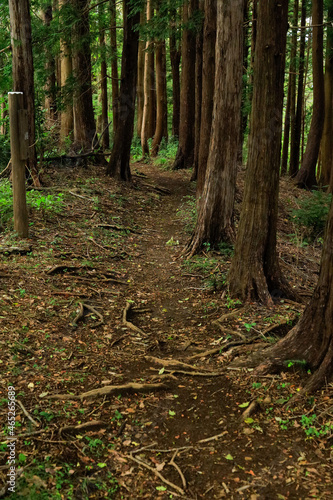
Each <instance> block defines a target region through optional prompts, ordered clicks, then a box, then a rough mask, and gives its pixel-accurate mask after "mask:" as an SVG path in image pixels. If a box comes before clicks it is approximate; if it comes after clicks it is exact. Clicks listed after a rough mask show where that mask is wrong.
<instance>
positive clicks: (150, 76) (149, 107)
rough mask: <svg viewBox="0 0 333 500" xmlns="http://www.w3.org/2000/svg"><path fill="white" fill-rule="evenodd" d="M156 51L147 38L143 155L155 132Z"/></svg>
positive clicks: (149, 7)
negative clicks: (153, 92)
mask: <svg viewBox="0 0 333 500" xmlns="http://www.w3.org/2000/svg"><path fill="white" fill-rule="evenodd" d="M153 12H154V9H153V3H152V0H147V12H146V19H147V22H149V21H150V20H151V19H152V17H153ZM153 68H154V52H153V45H152V41H151V40H149V39H148V40H147V42H146V49H145V68H144V76H143V92H144V104H143V116H142V126H141V147H142V155H143V156H147V155H149V146H148V139H149V138H150V137H152V135H153V133H154V132H152V128H153V123H152V122H153V121H154V118H153V116H154V102H153V95H152V92H151V89H152V87H153V85H154V69H153Z"/></svg>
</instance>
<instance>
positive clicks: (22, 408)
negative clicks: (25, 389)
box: [16, 399, 40, 427]
mask: <svg viewBox="0 0 333 500" xmlns="http://www.w3.org/2000/svg"><path fill="white" fill-rule="evenodd" d="M16 402H17V404H18V405H19V407H20V408H21V410H22V411H23V413H24V415H25V416H26V417H27V418H28V419H29V420H30V422H31V423H33V424H34V425H35V426H36V427H40V424H39V423H38V422H36V420H34V419H33V418H32V416H31V415H30V413H29V412H28V411H27V410H26V409H25V408H24V406H23V403H21V401H20V400H19V399H18V400H17V401H16Z"/></svg>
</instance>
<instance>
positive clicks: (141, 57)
mask: <svg viewBox="0 0 333 500" xmlns="http://www.w3.org/2000/svg"><path fill="white" fill-rule="evenodd" d="M144 22H145V12H144V11H143V12H141V13H140V26H142V25H143V24H144ZM144 50H145V42H144V40H139V51H138V84H137V125H136V134H137V136H138V137H140V138H141V129H142V118H143V106H144V100H145V94H144V88H143V86H144V72H145V52H144Z"/></svg>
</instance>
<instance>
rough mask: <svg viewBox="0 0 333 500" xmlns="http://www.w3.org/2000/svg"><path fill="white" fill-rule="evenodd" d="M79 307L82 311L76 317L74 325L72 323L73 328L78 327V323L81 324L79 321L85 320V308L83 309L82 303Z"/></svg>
mask: <svg viewBox="0 0 333 500" xmlns="http://www.w3.org/2000/svg"><path fill="white" fill-rule="evenodd" d="M79 307H80V310H79V312H78V314H77V315H76V316H75V319H74V321H73V323H72V326H73V327H77V324H78V322H79V321H80V320H81V319H82V318H83V316H84V307H83V304H82V302H79Z"/></svg>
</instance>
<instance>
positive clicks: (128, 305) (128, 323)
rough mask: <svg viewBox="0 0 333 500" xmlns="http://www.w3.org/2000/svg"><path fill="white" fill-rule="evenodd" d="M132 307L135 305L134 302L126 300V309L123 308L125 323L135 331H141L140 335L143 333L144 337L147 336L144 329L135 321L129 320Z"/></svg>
mask: <svg viewBox="0 0 333 500" xmlns="http://www.w3.org/2000/svg"><path fill="white" fill-rule="evenodd" d="M132 307H133V304H132V303H131V302H126V306H125V309H124V310H123V325H125V326H127V327H128V328H130V329H131V330H133V331H134V332H137V333H140V335H143V336H144V337H146V334H145V332H144V331H143V330H141V328H139V327H137V326H135V325H134V324H133V323H131V321H128V320H127V314H128V312H129V311H130V310H131V309H132Z"/></svg>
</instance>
